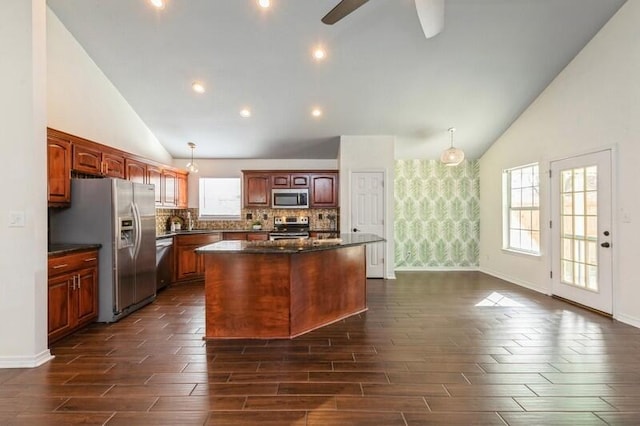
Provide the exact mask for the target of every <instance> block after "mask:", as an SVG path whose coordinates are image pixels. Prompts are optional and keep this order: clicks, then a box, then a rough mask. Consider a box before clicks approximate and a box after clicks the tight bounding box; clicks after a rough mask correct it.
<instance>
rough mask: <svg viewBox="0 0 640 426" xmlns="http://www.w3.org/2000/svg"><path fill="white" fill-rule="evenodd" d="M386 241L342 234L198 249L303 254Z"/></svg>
mask: <svg viewBox="0 0 640 426" xmlns="http://www.w3.org/2000/svg"><path fill="white" fill-rule="evenodd" d="M383 241H385V240H384V238H382V237H379V236H377V235H374V234H362V233H350V234H340V236H339V237H337V238H308V239H290V240H289V239H285V240H276V241H236V240H229V241H227V240H224V241H219V242H217V243H213V244H209V245H207V246H203V247H199V248H198V249H196V252H198V253H203V254H206V253H216V252H218V253H221V252H224V253H245V254H247V253H249V254H255V253H264V254H268V253H302V252H312V251H319V250H331V249H335V248H338V247H350V246H357V245H362V244H371V243H377V242H383Z"/></svg>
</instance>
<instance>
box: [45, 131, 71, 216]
mask: <svg viewBox="0 0 640 426" xmlns="http://www.w3.org/2000/svg"><path fill="white" fill-rule="evenodd" d="M47 174H48V193H49V195H48V198H47V201H48V204H49V206H65V205H68V204H69V203H70V202H71V179H70V176H71V142H70V141H68V140H65V139H62V138H58V137H55V136H49V137H47Z"/></svg>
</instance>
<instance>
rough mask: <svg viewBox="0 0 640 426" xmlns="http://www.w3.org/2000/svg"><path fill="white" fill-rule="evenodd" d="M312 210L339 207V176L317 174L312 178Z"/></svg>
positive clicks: (335, 174) (334, 174)
mask: <svg viewBox="0 0 640 426" xmlns="http://www.w3.org/2000/svg"><path fill="white" fill-rule="evenodd" d="M310 192H311V202H310V203H309V204H310V207H312V208H314V207H315V208H333V207H338V174H337V173H327V174H315V175H312V176H311V191H310Z"/></svg>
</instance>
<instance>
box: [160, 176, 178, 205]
mask: <svg viewBox="0 0 640 426" xmlns="http://www.w3.org/2000/svg"><path fill="white" fill-rule="evenodd" d="M162 186H163V188H164V191H163V193H162V196H163V198H162V205H163V206H167V207H176V206H177V205H178V175H177V173H176V172H174V171H172V170H163V171H162Z"/></svg>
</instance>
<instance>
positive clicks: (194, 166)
mask: <svg viewBox="0 0 640 426" xmlns="http://www.w3.org/2000/svg"><path fill="white" fill-rule="evenodd" d="M187 145H189V148H191V161H190V162H189V163H187V170H188V171H189V172H191V173H198V165H197V164H196V162H195V161H193V151H195V149H196V144H195V143H193V142H187Z"/></svg>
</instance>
